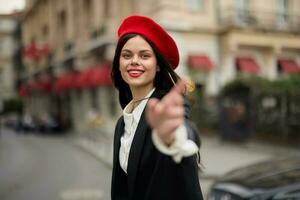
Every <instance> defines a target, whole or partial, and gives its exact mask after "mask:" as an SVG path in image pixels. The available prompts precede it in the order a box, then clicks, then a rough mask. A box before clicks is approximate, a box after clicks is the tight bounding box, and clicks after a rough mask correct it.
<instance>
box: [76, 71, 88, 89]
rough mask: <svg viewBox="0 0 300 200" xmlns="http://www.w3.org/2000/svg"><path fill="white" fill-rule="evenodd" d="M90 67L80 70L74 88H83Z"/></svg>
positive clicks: (86, 81)
mask: <svg viewBox="0 0 300 200" xmlns="http://www.w3.org/2000/svg"><path fill="white" fill-rule="evenodd" d="M90 73H91V71H90V69H85V70H83V71H81V72H80V73H79V74H78V76H77V78H76V81H75V87H76V88H83V87H85V86H86V85H87V84H88V81H89V77H90Z"/></svg>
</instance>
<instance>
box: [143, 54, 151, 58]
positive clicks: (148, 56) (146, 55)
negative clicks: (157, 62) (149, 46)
mask: <svg viewBox="0 0 300 200" xmlns="http://www.w3.org/2000/svg"><path fill="white" fill-rule="evenodd" d="M142 58H143V59H147V58H150V55H148V54H145V55H142Z"/></svg>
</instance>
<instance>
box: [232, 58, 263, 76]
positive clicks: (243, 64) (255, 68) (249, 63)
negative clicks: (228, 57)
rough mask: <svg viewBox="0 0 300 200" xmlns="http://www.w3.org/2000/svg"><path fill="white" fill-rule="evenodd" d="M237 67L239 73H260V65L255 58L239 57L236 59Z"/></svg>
mask: <svg viewBox="0 0 300 200" xmlns="http://www.w3.org/2000/svg"><path fill="white" fill-rule="evenodd" d="M236 66H237V68H238V70H239V71H241V72H246V73H250V74H258V73H259V71H260V67H259V65H258V64H257V63H256V61H255V60H254V59H253V58H249V57H238V58H236Z"/></svg>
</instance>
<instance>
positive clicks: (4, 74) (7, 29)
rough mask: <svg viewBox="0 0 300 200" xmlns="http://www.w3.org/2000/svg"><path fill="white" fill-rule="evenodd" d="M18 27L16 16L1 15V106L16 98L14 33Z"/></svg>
mask: <svg viewBox="0 0 300 200" xmlns="http://www.w3.org/2000/svg"><path fill="white" fill-rule="evenodd" d="M16 26H17V21H16V18H15V15H13V14H5V15H4V14H2V15H0V104H2V103H3V101H5V100H8V99H11V98H14V97H15V96H16V93H15V91H16V90H15V73H14V62H13V58H14V52H15V49H16V41H15V39H14V35H13V33H14V31H15V29H16ZM2 106H3V105H2Z"/></svg>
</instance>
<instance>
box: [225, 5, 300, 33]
mask: <svg viewBox="0 0 300 200" xmlns="http://www.w3.org/2000/svg"><path fill="white" fill-rule="evenodd" d="M220 24H221V27H222V30H227V29H229V28H243V29H247V28H251V29H255V30H260V31H270V32H289V33H300V15H295V14H287V13H279V12H268V11H259V10H257V11H254V10H240V9H234V8H231V9H224V10H222V11H221V14H220Z"/></svg>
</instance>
